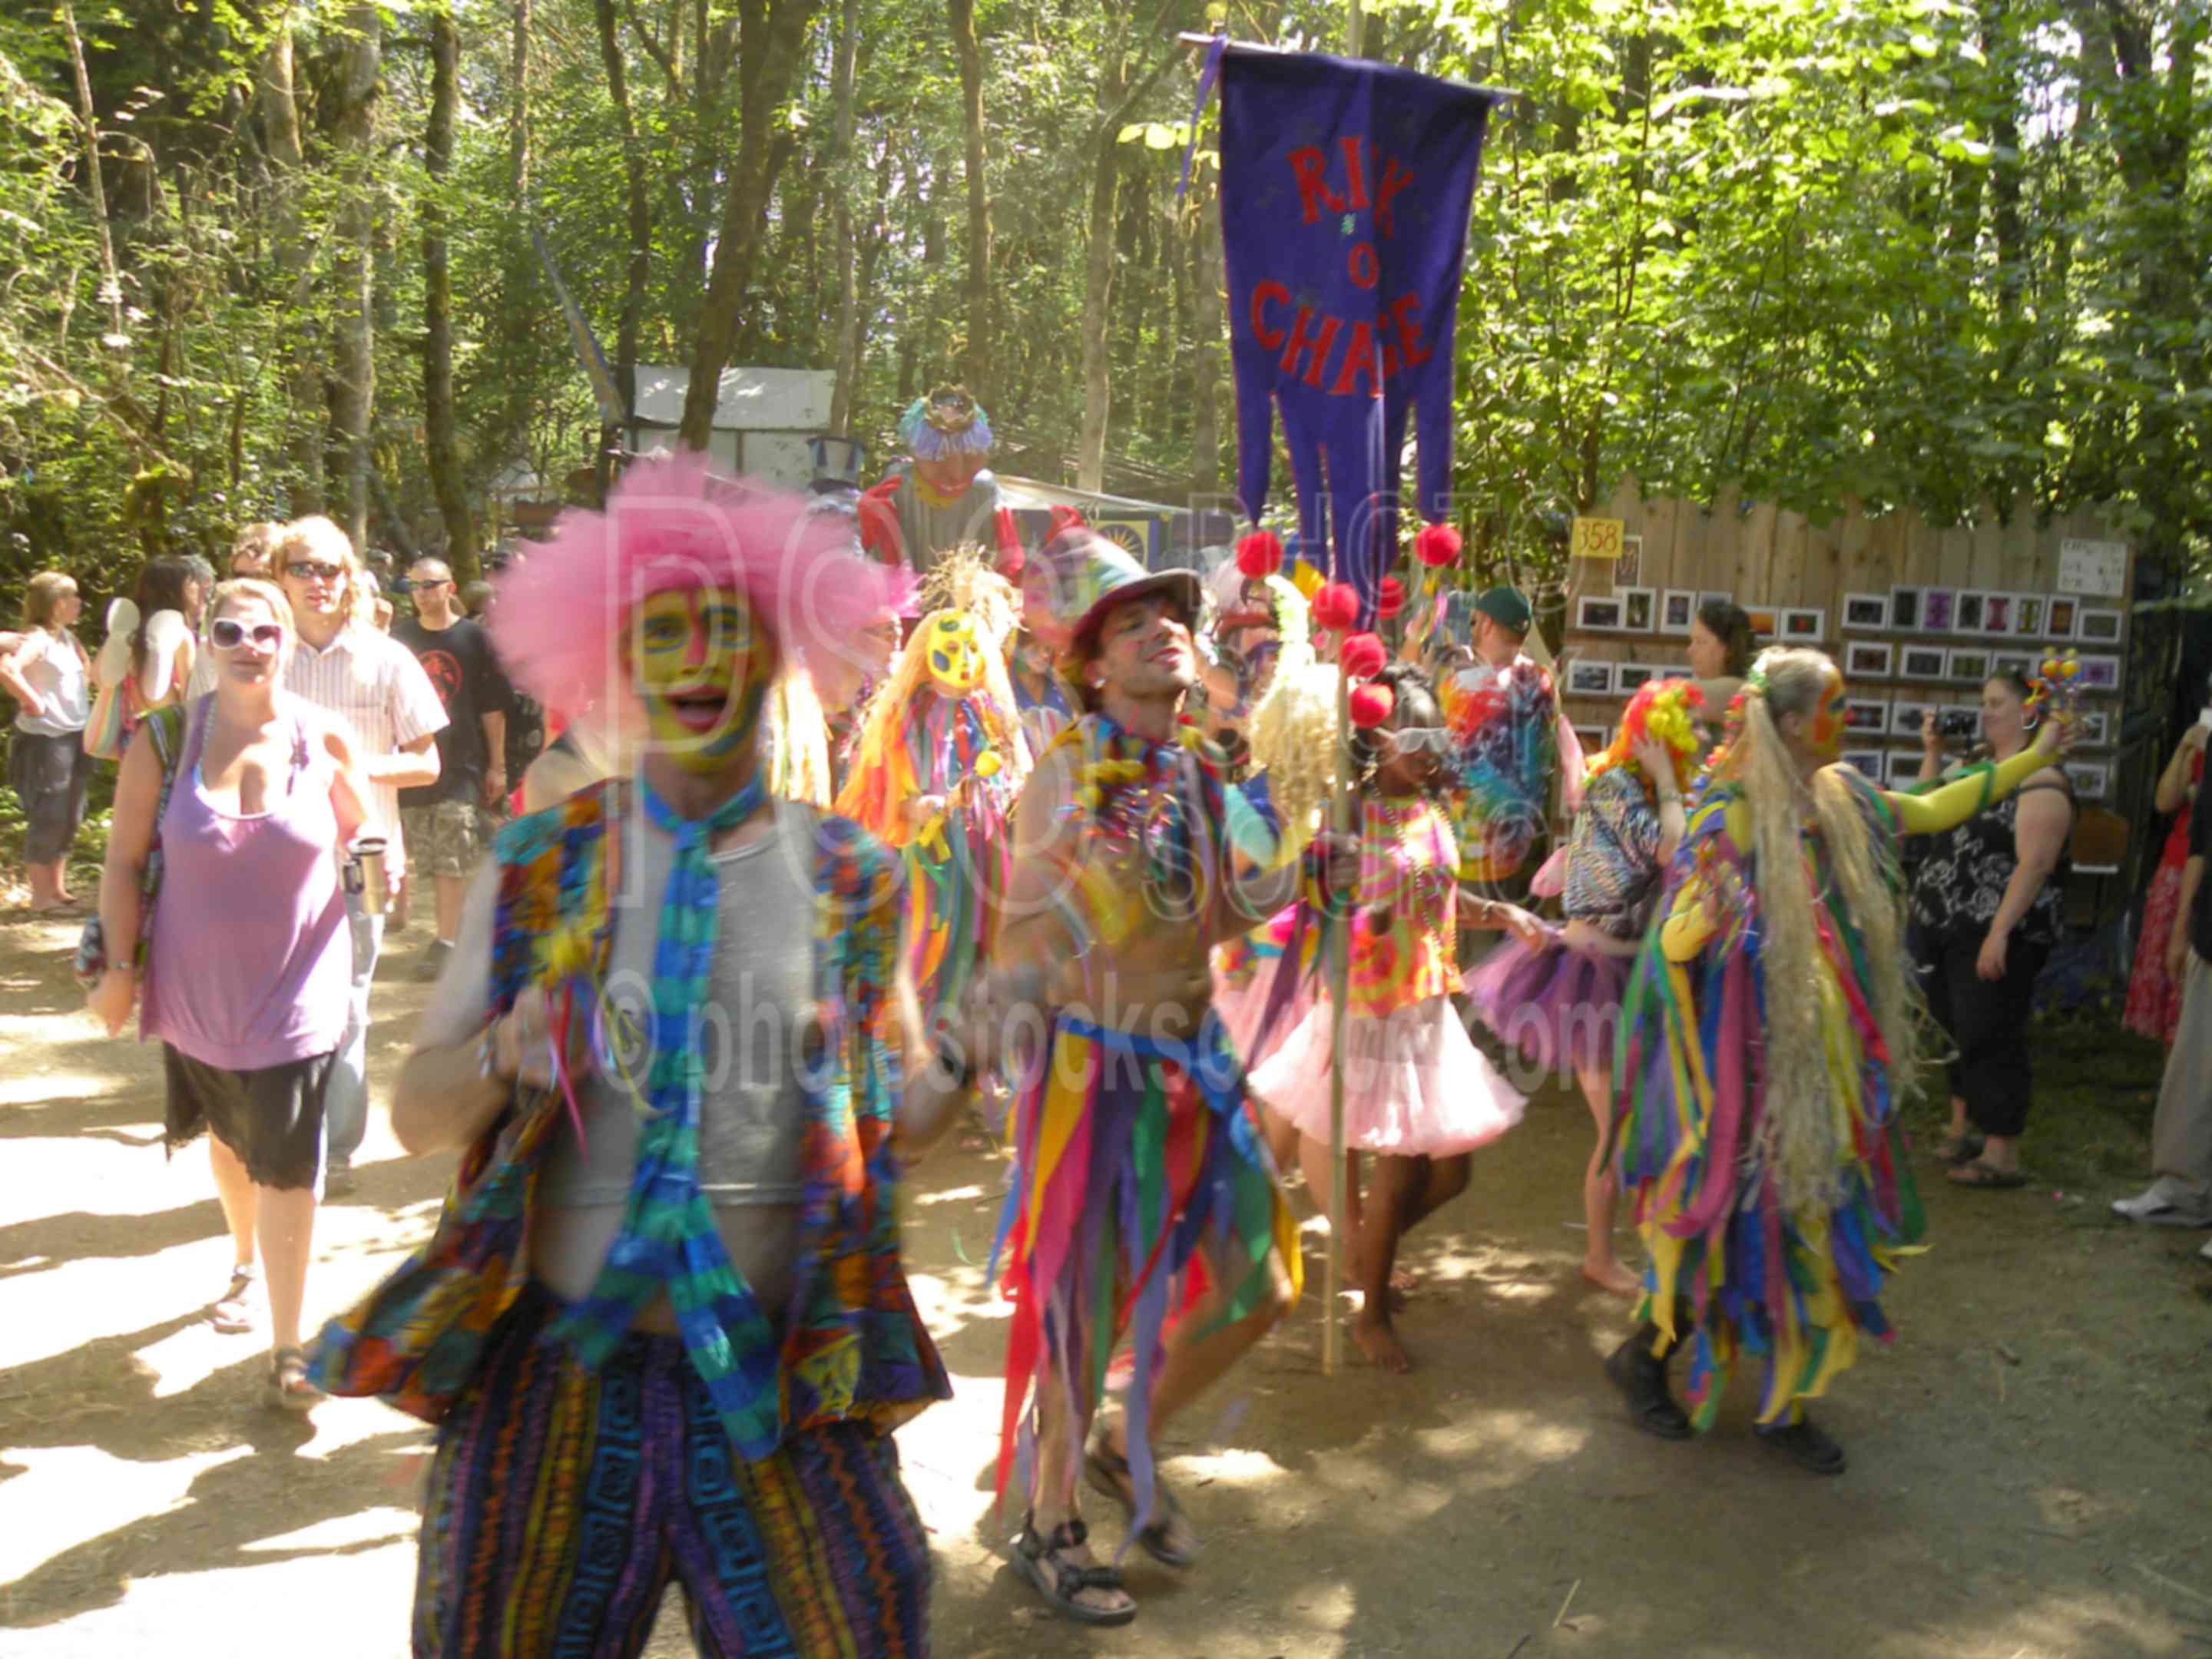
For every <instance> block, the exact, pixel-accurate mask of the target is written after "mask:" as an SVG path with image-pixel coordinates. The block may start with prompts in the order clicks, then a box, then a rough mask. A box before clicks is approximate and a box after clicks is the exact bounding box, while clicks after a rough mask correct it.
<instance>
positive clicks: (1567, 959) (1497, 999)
mask: <svg viewBox="0 0 2212 1659" xmlns="http://www.w3.org/2000/svg"><path fill="white" fill-rule="evenodd" d="M1635 966H1636V958H1635V957H1615V956H1607V955H1604V954H1602V953H1601V952H1598V951H1578V950H1577V949H1575V948H1574V946H1572V945H1569V944H1568V943H1567V942H1566V941H1565V939H1562V938H1560V937H1559V935H1557V934H1554V935H1553V938H1552V942H1551V943H1550V944H1548V945H1545V946H1543V947H1542V948H1541V949H1534V948H1531V947H1530V946H1528V945H1523V944H1522V942H1521V941H1520V940H1519V939H1506V940H1505V941H1504V943H1503V944H1501V945H1498V948H1497V949H1496V950H1494V951H1492V952H1491V953H1490V954H1489V955H1488V956H1486V957H1484V958H1483V959H1482V960H1481V961H1480V963H1477V964H1476V965H1475V966H1474V967H1473V968H1471V969H1468V974H1467V977H1466V978H1465V980H1464V981H1462V988H1464V989H1465V991H1466V993H1467V995H1468V1000H1470V1001H1471V1002H1473V1003H1474V1013H1475V1018H1478V1019H1480V1021H1481V1022H1482V1023H1483V1024H1485V1025H1487V1026H1488V1027H1489V1028H1490V1029H1491V1030H1493V1031H1495V1032H1497V1033H1498V1036H1499V1037H1500V1038H1502V1039H1503V1040H1504V1042H1505V1045H1506V1047H1507V1048H1510V1049H1514V1050H1516V1051H1517V1058H1518V1059H1520V1060H1524V1061H1527V1062H1529V1063H1532V1064H1534V1066H1537V1067H1538V1068H1539V1069H1540V1070H1541V1071H1543V1072H1547V1073H1552V1072H1564V1071H1565V1069H1566V1068H1568V1067H1571V1066H1593V1065H1595V1066H1611V1065H1612V1064H1613V1034H1614V1032H1615V1031H1616V1030H1618V1029H1619V1028H1620V998H1621V994H1622V993H1623V992H1625V991H1626V990H1627V988H1628V975H1629V971H1630V969H1633V968H1634V967H1635ZM1514 1075H1515V1076H1516V1078H1520V1079H1521V1080H1522V1081H1523V1082H1526V1081H1528V1079H1526V1078H1525V1077H1522V1073H1520V1072H1519V1071H1518V1070H1517V1069H1516V1072H1515V1073H1514ZM1561 1081H1563V1082H1564V1081H1565V1078H1564V1077H1562V1078H1561Z"/></svg>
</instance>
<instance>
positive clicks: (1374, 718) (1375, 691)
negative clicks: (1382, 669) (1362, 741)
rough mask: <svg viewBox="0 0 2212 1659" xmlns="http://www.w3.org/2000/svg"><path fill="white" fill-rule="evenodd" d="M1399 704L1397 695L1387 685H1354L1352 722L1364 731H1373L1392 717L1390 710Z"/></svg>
mask: <svg viewBox="0 0 2212 1659" xmlns="http://www.w3.org/2000/svg"><path fill="white" fill-rule="evenodd" d="M1397 706H1398V698H1397V696H1396V694H1395V693H1394V692H1393V691H1392V690H1390V688H1389V686H1387V685H1359V686H1354V687H1353V688H1352V724H1353V725H1354V726H1358V728H1359V729H1360V730H1361V731H1363V732H1372V731H1373V730H1374V729H1375V728H1376V726H1380V725H1382V724H1383V721H1384V720H1389V718H1390V711H1391V710H1392V709H1394V708H1396V707H1397Z"/></svg>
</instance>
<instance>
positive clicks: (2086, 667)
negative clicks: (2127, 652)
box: [2075, 657, 2120, 691]
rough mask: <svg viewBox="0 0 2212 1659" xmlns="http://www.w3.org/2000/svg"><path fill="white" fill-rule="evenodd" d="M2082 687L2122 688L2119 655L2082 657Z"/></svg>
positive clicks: (2113, 689) (2089, 688)
mask: <svg viewBox="0 0 2212 1659" xmlns="http://www.w3.org/2000/svg"><path fill="white" fill-rule="evenodd" d="M2075 660H2076V661H2078V662H2079V663H2080V664H2081V687H2082V689H2083V690H2087V691H2117V690H2119V689H2120V659H2118V657H2080V658H2076V659H2075Z"/></svg>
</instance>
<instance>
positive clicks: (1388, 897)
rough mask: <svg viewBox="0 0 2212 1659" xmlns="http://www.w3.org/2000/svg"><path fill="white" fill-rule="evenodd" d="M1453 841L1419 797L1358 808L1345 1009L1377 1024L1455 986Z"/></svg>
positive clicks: (1433, 808)
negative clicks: (1356, 889) (1348, 990)
mask: <svg viewBox="0 0 2212 1659" xmlns="http://www.w3.org/2000/svg"><path fill="white" fill-rule="evenodd" d="M1458 868H1459V844H1458V842H1456V841H1455V839H1454V837H1453V836H1452V831H1451V824H1450V823H1449V821H1448V820H1447V819H1446V817H1444V814H1443V810H1442V809H1441V808H1440V807H1438V806H1437V805H1436V804H1435V803H1434V802H1433V801H1431V800H1429V799H1427V798H1426V797H1425V796H1420V795H1408V796H1401V797H1393V798H1387V799H1383V798H1376V797H1373V796H1370V797H1369V798H1367V799H1364V800H1363V801H1362V802H1361V803H1360V834H1359V893H1358V907H1357V908H1355V909H1354V911H1353V912H1352V923H1353V925H1352V977H1351V1001H1350V1005H1349V1010H1348V1011H1349V1012H1351V1013H1352V1014H1354V1015H1363V1016H1366V1017H1369V1018H1376V1019H1383V1018H1389V1016H1390V1015H1391V1014H1394V1013H1395V1012H1397V1011H1398V1010H1400V1009H1401V1008H1410V1007H1412V1006H1413V1005H1414V1004H1416V1003H1420V1002H1426V1001H1428V1000H1430V999H1431V998H1432V997H1440V996H1445V995H1448V994H1450V993H1451V992H1452V991H1453V990H1455V988H1457V985H1458V978H1459V975H1458V968H1457V963H1458V957H1459V909H1458V894H1459V880H1458V874H1457V872H1458Z"/></svg>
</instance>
